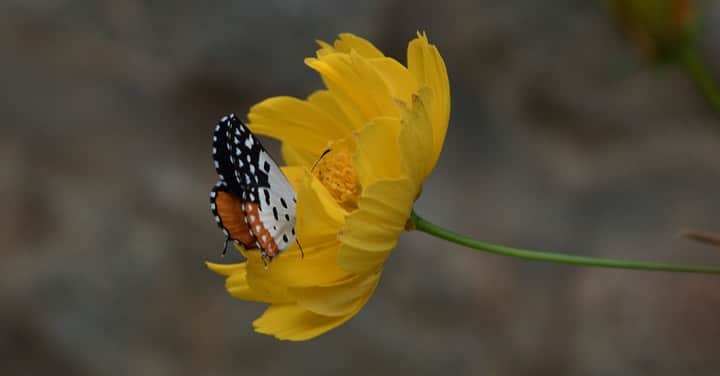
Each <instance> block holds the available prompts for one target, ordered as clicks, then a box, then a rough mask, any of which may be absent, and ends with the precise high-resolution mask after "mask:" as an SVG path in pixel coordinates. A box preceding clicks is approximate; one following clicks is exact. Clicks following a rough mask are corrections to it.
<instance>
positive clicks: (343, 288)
mask: <svg viewBox="0 0 720 376" xmlns="http://www.w3.org/2000/svg"><path fill="white" fill-rule="evenodd" d="M380 273H381V271H380V270H378V271H376V272H373V273H367V274H360V275H356V276H354V277H352V278H350V279H348V280H344V281H341V282H338V283H334V284H331V285H327V286H312V287H305V288H292V289H290V294H291V295H292V296H293V297H295V298H296V299H297V303H298V304H299V305H301V306H302V307H304V308H306V309H307V310H309V311H311V312H314V313H317V314H320V315H323V316H344V315H348V314H350V313H352V312H356V311H357V310H358V309H360V308H361V307H362V305H363V304H365V301H366V300H367V296H369V295H370V294H372V293H373V291H374V290H375V287H376V286H377V284H378V281H379V280H380Z"/></svg>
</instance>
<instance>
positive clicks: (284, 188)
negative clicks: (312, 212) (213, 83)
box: [210, 115, 296, 260]
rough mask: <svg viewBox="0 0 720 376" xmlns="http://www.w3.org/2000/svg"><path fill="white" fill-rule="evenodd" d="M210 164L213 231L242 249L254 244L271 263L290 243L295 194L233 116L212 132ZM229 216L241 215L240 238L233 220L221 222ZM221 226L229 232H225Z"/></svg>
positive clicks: (292, 229)
mask: <svg viewBox="0 0 720 376" xmlns="http://www.w3.org/2000/svg"><path fill="white" fill-rule="evenodd" d="M213 160H214V164H215V168H216V170H217V172H218V177H219V179H220V181H219V182H218V185H217V186H216V187H215V188H214V189H213V192H212V193H211V199H210V201H211V204H210V206H211V209H212V210H213V214H214V215H215V218H216V221H217V222H218V225H220V227H221V228H222V229H223V232H225V234H226V235H227V236H228V238H229V239H233V240H236V241H239V242H240V243H242V244H243V245H245V246H246V247H247V245H248V244H247V243H248V242H249V239H254V240H255V242H256V244H257V245H258V246H259V247H260V248H261V250H262V253H263V256H264V257H265V258H267V259H270V260H271V259H272V258H273V257H275V256H276V255H277V254H279V253H280V252H281V251H282V250H284V249H285V248H287V247H288V246H289V245H290V244H292V243H293V242H294V241H295V205H296V198H295V191H294V190H293V188H292V186H291V185H290V183H289V182H288V180H287V178H286V177H285V175H284V174H283V173H282V171H281V170H280V167H279V166H278V165H277V163H275V161H274V160H273V159H272V157H271V156H270V154H268V153H267V151H266V150H265V149H264V148H263V146H262V145H261V144H260V142H259V140H258V139H257V138H255V136H253V134H252V132H250V130H249V129H248V128H247V127H246V126H245V125H244V124H243V123H242V122H241V121H240V120H239V119H237V117H235V116H234V115H228V116H225V117H223V118H222V119H220V122H219V124H218V125H217V126H216V127H215V132H214V133H213ZM224 193H227V195H225V194H224ZM219 199H220V200H219ZM221 201H222V202H221ZM238 212H241V213H238ZM235 215H242V219H243V221H244V223H245V224H246V227H247V229H246V231H245V233H242V231H243V229H242V228H241V226H239V225H238V224H237V220H232V219H229V220H226V217H229V216H230V217H232V216H235ZM226 223H232V224H235V227H234V228H232V229H231V228H228V227H227V226H225V224H226Z"/></svg>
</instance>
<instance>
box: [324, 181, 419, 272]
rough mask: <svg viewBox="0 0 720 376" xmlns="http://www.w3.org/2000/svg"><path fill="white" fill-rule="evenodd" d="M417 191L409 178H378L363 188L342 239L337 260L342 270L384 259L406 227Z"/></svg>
mask: <svg viewBox="0 0 720 376" xmlns="http://www.w3.org/2000/svg"><path fill="white" fill-rule="evenodd" d="M416 192H417V187H416V186H415V185H414V184H413V182H412V181H411V180H410V179H407V178H400V179H396V180H382V181H378V182H376V183H374V184H372V185H370V186H368V187H366V188H365V189H364V190H363V193H362V196H361V197H360V199H359V200H358V209H357V210H355V211H353V212H352V213H350V214H349V215H348V217H347V218H346V220H345V227H344V228H343V232H342V235H341V238H340V242H341V243H342V245H341V247H340V250H339V252H338V263H339V264H340V266H341V267H342V268H343V269H345V270H348V271H350V272H357V273H360V272H364V271H368V270H370V269H372V268H375V267H377V266H379V265H380V264H381V263H382V262H383V261H384V260H385V258H386V257H387V256H388V255H389V254H390V251H391V250H392V249H393V248H395V246H396V245H397V242H398V239H399V237H400V234H401V233H402V232H403V230H404V229H405V223H406V222H407V220H408V218H409V217H410V211H411V209H412V204H413V201H414V200H415V195H416Z"/></svg>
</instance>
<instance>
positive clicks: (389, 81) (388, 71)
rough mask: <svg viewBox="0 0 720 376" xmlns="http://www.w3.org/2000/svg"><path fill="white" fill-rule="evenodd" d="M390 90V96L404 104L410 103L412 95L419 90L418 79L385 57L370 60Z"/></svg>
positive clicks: (393, 60) (397, 63) (394, 61)
mask: <svg viewBox="0 0 720 376" xmlns="http://www.w3.org/2000/svg"><path fill="white" fill-rule="evenodd" d="M368 62H369V63H370V65H372V66H373V68H375V70H376V71H377V72H378V74H379V75H380V77H382V79H383V80H384V81H385V85H387V87H388V89H389V90H390V95H391V96H392V97H393V98H395V99H396V100H399V101H401V102H404V103H410V98H411V96H412V94H413V93H414V92H415V91H416V90H417V88H418V82H417V79H415V76H413V75H412V73H410V71H409V70H408V69H407V68H405V67H404V66H403V65H402V64H400V63H399V62H398V61H397V60H395V59H392V58H389V57H385V58H380V59H370V60H368Z"/></svg>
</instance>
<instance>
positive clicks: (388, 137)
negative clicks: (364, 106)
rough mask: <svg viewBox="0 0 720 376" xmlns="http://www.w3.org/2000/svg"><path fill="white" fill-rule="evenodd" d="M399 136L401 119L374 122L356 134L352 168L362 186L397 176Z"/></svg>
mask: <svg viewBox="0 0 720 376" xmlns="http://www.w3.org/2000/svg"><path fill="white" fill-rule="evenodd" d="M399 134H400V119H397V118H389V117H382V118H375V119H373V120H371V121H370V123H368V125H367V126H365V127H364V128H363V129H362V130H360V131H359V132H358V134H357V136H356V143H357V146H356V151H355V155H354V158H353V164H354V166H355V171H356V172H357V175H358V180H360V185H361V186H363V187H367V186H369V185H371V184H372V183H374V182H376V181H378V180H381V179H393V178H397V177H398V176H399V175H400V145H399V144H398V137H399Z"/></svg>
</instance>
